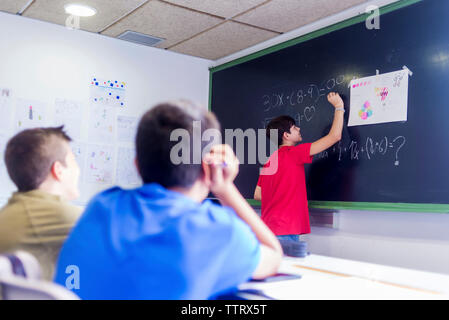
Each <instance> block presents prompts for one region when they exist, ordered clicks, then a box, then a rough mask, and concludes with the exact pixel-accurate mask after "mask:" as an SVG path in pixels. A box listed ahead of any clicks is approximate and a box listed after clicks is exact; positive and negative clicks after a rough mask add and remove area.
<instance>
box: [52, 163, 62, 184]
mask: <svg viewBox="0 0 449 320" xmlns="http://www.w3.org/2000/svg"><path fill="white" fill-rule="evenodd" d="M50 174H51V176H52V177H53V179H55V180H58V181H59V180H61V177H62V163H61V162H59V161H55V162H53V164H52V166H51V169H50Z"/></svg>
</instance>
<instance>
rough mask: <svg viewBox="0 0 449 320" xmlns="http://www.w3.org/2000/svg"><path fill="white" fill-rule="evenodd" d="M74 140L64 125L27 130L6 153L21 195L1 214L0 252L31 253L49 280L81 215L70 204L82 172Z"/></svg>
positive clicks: (12, 199)
mask: <svg viewBox="0 0 449 320" xmlns="http://www.w3.org/2000/svg"><path fill="white" fill-rule="evenodd" d="M70 141H71V139H70V137H68V136H67V135H66V133H65V132H64V131H63V127H58V128H37V129H29V130H24V131H22V132H20V133H19V134H17V135H16V136H14V137H13V138H12V139H11V140H10V141H9V142H8V145H7V147H6V151H5V164H6V167H7V169H8V174H9V176H10V178H11V180H12V181H13V182H14V183H15V185H16V186H17V189H18V191H17V192H15V193H14V194H13V195H12V197H11V198H10V199H9V201H8V204H7V205H6V206H5V207H4V208H3V209H1V210H0V253H6V252H12V251H16V250H23V251H27V252H29V253H31V254H33V255H34V256H35V257H36V258H37V259H38V261H39V263H40V265H41V268H42V272H43V275H42V276H43V278H44V279H46V280H52V277H53V273H54V269H55V264H56V260H57V258H58V255H59V251H60V249H61V246H62V244H63V242H64V241H65V239H66V237H67V235H68V233H69V232H70V231H71V229H72V227H73V225H74V224H75V222H76V221H77V220H78V218H79V216H80V214H81V210H80V209H78V208H77V207H75V206H72V205H70V204H69V203H68V202H67V201H70V200H74V199H76V198H77V197H78V196H79V192H78V178H79V174H80V170H79V167H78V164H77V163H76V160H75V156H74V154H73V152H72V150H71V148H70V145H69V142H70Z"/></svg>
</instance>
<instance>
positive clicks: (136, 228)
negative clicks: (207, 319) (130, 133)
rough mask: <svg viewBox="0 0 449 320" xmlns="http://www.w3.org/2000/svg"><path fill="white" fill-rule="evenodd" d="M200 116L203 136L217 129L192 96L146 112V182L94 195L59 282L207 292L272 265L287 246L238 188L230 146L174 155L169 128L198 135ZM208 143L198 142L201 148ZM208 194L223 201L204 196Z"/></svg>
mask: <svg viewBox="0 0 449 320" xmlns="http://www.w3.org/2000/svg"><path fill="white" fill-rule="evenodd" d="M195 122H196V123H200V124H201V134H203V133H204V131H206V130H208V129H214V130H219V124H218V122H217V120H216V119H215V117H214V116H213V114H211V113H209V112H207V111H204V110H203V109H201V108H199V107H197V106H195V105H193V104H191V103H189V102H186V101H179V102H176V103H165V104H160V105H158V106H156V107H154V108H153V109H151V110H150V111H148V112H147V113H146V114H145V115H144V116H143V118H142V119H141V121H140V124H139V127H138V132H137V137H136V151H137V158H136V165H137V167H138V170H139V173H140V175H141V177H142V180H143V182H144V185H143V186H142V187H141V188H138V189H134V190H123V189H120V188H112V189H109V190H107V191H105V192H102V193H100V194H99V195H97V196H96V197H95V198H94V199H93V200H92V201H91V202H90V204H89V205H88V207H87V208H86V211H85V212H84V214H83V216H82V218H81V220H80V221H79V223H78V224H77V226H76V227H75V228H74V230H73V231H72V233H71V235H70V236H69V238H68V240H67V242H66V243H65V245H64V246H63V248H62V251H61V254H60V257H59V261H58V267H57V274H56V277H55V281H56V282H57V283H59V284H61V285H66V286H67V287H68V288H70V289H72V290H73V292H75V293H76V294H78V295H79V296H80V298H82V299H208V298H213V297H214V296H217V295H219V294H223V293H228V292H229V291H232V290H235V288H236V287H237V286H238V285H239V284H240V283H242V282H245V281H247V280H248V279H249V278H251V277H252V278H259V279H260V278H264V277H267V276H270V275H273V274H275V273H276V271H277V268H278V267H279V264H280V261H281V257H282V249H281V246H280V244H279V242H278V240H277V239H276V237H275V236H274V234H273V233H272V232H271V231H270V230H269V229H268V227H267V226H266V225H265V224H264V223H263V222H262V221H261V220H260V218H259V217H258V216H257V214H256V213H255V212H254V210H253V209H252V208H251V207H250V206H249V205H248V203H247V202H246V200H245V199H244V198H243V197H242V195H241V194H240V192H239V191H238V190H237V188H236V187H235V185H234V183H233V181H234V179H235V177H236V175H237V173H238V165H239V163H238V160H237V158H236V157H235V155H234V153H233V151H232V149H231V148H230V147H229V146H225V145H214V146H212V147H211V150H210V151H209V152H204V157H200V160H201V161H200V163H197V164H196V163H190V161H187V162H186V163H183V162H182V163H180V164H176V163H175V162H176V161H173V159H172V156H173V154H172V150H173V148H174V147H175V146H176V144H177V141H172V139H171V138H172V132H173V131H174V130H176V129H181V130H184V131H185V132H187V133H188V134H189V136H190V137H192V136H193V137H195V135H194V133H193V131H194V128H195V124H194V123H195ZM201 136H202V135H201ZM194 143H195V141H191V142H190V141H189V143H188V145H190V146H192V145H193V144H194ZM207 147H210V144H208V145H206V142H204V141H201V150H197V152H198V151H199V152H201V154H203V150H206V148H207ZM190 150H195V148H193V149H192V148H190ZM189 156H190V159H192V155H189ZM193 158H195V155H193ZM209 192H212V193H213V194H214V195H215V196H216V197H217V198H218V199H219V200H220V202H221V204H222V205H223V207H221V206H218V205H215V204H213V203H212V202H210V201H208V200H207V201H203V200H204V199H205V198H206V197H207V195H208V194H209ZM74 272H75V273H77V274H73V273H74Z"/></svg>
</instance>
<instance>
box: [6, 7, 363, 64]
mask: <svg viewBox="0 0 449 320" xmlns="http://www.w3.org/2000/svg"><path fill="white" fill-rule="evenodd" d="M364 2H367V0H34V1H33V0H0V11H5V12H9V13H14V14H17V13H19V14H21V15H22V16H24V17H29V18H33V19H38V20H42V21H47V22H52V23H56V24H60V25H65V23H66V20H67V17H68V15H67V14H66V13H65V11H64V5H65V4H67V3H81V4H87V5H90V6H91V7H94V8H95V9H96V10H97V14H96V15H95V16H93V17H87V18H81V20H80V28H81V29H82V30H85V31H90V32H95V33H99V34H102V35H105V36H109V37H118V36H119V35H121V34H122V33H124V32H125V31H129V30H130V31H136V32H139V33H143V34H147V35H150V36H154V37H158V38H162V39H164V40H163V41H162V42H159V43H158V44H156V45H155V47H159V48H163V49H167V50H171V51H175V52H179V53H183V54H188V55H192V56H197V57H201V58H206V59H210V60H217V59H219V58H222V57H225V56H227V55H230V54H232V53H235V52H238V51H240V50H243V49H246V48H249V47H251V46H253V45H255V44H258V43H260V42H263V41H265V40H268V39H271V38H274V37H276V36H278V35H280V34H283V33H285V32H288V31H291V30H294V29H297V28H299V27H301V26H304V25H306V24H309V23H312V22H314V21H317V20H319V19H322V18H324V17H327V16H330V15H333V14H336V13H339V12H341V11H343V10H345V9H348V8H351V7H354V6H356V5H359V4H361V3H364Z"/></svg>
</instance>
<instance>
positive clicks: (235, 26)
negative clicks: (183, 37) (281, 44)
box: [170, 21, 279, 60]
mask: <svg viewBox="0 0 449 320" xmlns="http://www.w3.org/2000/svg"><path fill="white" fill-rule="evenodd" d="M278 35H279V34H278V33H275V32H270V31H265V30H261V29H258V28H254V27H250V26H247V25H243V24H240V23H237V22H232V21H228V22H225V23H223V24H221V25H219V26H217V27H216V28H213V29H211V30H209V31H207V32H205V33H202V34H200V35H198V36H196V37H194V38H192V39H190V40H188V41H185V42H183V43H180V44H179V45H176V46H174V47H171V48H170V50H172V51H176V52H180V53H184V54H188V55H192V56H198V57H202V58H206V59H212V60H216V59H218V58H221V57H224V56H227V55H229V54H231V53H234V52H237V51H240V50H242V49H245V48H248V47H251V46H253V45H255V44H257V43H260V42H262V41H265V40H268V39H270V38H273V37H275V36H278Z"/></svg>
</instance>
